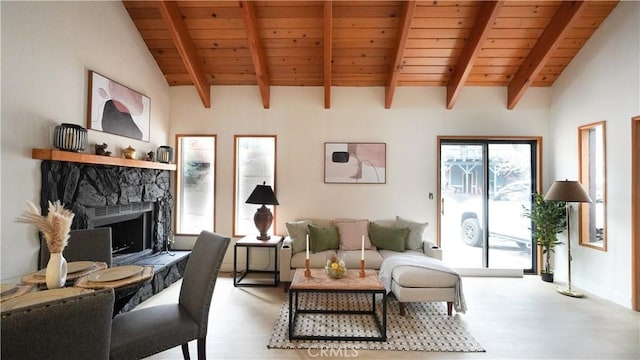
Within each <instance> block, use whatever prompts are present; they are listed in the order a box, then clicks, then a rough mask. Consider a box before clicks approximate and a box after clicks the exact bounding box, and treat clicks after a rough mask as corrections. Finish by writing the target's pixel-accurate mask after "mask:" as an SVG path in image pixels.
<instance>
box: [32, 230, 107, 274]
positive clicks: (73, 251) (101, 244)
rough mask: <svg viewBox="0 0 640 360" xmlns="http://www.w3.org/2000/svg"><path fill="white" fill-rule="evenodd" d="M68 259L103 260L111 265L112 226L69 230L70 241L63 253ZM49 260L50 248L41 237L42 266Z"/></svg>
mask: <svg viewBox="0 0 640 360" xmlns="http://www.w3.org/2000/svg"><path fill="white" fill-rule="evenodd" d="M62 255H63V256H64V258H65V259H66V260H67V261H68V262H71V261H84V260H87V261H101V262H105V263H107V266H109V267H111V261H112V256H111V228H110V227H104V228H95V229H78V230H71V231H70V232H69V242H68V243H67V247H65V248H64V251H63V253H62ZM47 262H49V249H48V248H47V244H46V242H45V240H44V238H41V239H40V268H41V269H42V268H44V267H46V266H47Z"/></svg>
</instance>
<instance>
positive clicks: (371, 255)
mask: <svg viewBox="0 0 640 360" xmlns="http://www.w3.org/2000/svg"><path fill="white" fill-rule="evenodd" d="M338 255H339V256H341V257H342V260H344V263H345V265H346V267H347V269H353V270H358V269H360V258H361V256H362V252H361V251H360V250H349V251H342V250H339V251H338ZM382 260H384V259H383V258H382V255H380V252H379V251H377V250H365V251H364V267H365V268H366V269H375V270H379V269H380V265H381V264H382Z"/></svg>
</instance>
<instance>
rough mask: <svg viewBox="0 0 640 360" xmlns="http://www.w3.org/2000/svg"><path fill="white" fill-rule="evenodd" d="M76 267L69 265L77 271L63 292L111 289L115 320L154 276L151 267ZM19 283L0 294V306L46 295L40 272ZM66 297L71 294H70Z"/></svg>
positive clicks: (91, 264) (99, 264)
mask: <svg viewBox="0 0 640 360" xmlns="http://www.w3.org/2000/svg"><path fill="white" fill-rule="evenodd" d="M75 263H81V264H74V263H69V264H68V265H69V268H70V269H72V270H73V269H74V268H76V269H79V270H78V271H72V272H69V273H68V274H67V281H66V286H65V288H77V289H84V290H87V291H92V290H97V289H105V288H112V289H113V290H114V293H115V303H114V309H113V314H114V316H115V315H116V314H118V313H119V312H120V311H121V310H122V308H123V307H124V306H125V305H126V304H127V302H128V301H129V300H130V299H131V297H132V296H133V295H135V293H136V292H137V291H138V289H140V288H141V287H142V286H143V285H144V284H145V283H147V282H148V281H151V279H152V278H153V273H154V272H153V266H140V265H125V266H116V267H111V268H109V267H107V264H106V263H104V262H75ZM20 281H21V283H20V284H16V285H14V286H13V287H12V288H11V289H6V291H3V292H2V294H0V306H1V304H2V303H5V302H6V301H10V300H11V301H12V302H18V303H19V302H20V300H19V299H18V298H20V297H21V296H23V295H26V294H30V293H33V292H42V291H47V288H46V278H45V276H44V271H42V270H40V271H36V272H33V273H29V274H26V275H23V276H22V277H21V278H20ZM3 285H6V284H3ZM7 287H9V286H7ZM66 293H68V294H69V295H71V294H72V292H66ZM61 294H62V293H61ZM31 296H33V295H31ZM40 298H42V299H43V301H49V300H51V298H50V297H47V296H41V297H40ZM33 301H34V299H30V300H29V303H30V305H32V304H34V302H33ZM6 304H8V303H6ZM12 305H14V304H12Z"/></svg>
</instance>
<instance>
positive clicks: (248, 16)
mask: <svg viewBox="0 0 640 360" xmlns="http://www.w3.org/2000/svg"><path fill="white" fill-rule="evenodd" d="M240 9H241V10H242V20H244V26H245V28H246V30H247V41H248V43H249V50H250V51H251V58H252V59H253V67H254V69H255V72H256V79H257V80H258V87H259V88H260V96H261V97H262V106H263V107H264V108H265V109H268V108H269V97H270V95H269V92H270V86H269V71H268V69H267V62H266V56H265V55H264V48H263V46H262V40H261V39H260V34H259V32H258V21H257V20H256V9H255V7H254V4H253V2H251V1H240Z"/></svg>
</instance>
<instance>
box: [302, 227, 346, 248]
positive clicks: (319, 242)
mask: <svg viewBox="0 0 640 360" xmlns="http://www.w3.org/2000/svg"><path fill="white" fill-rule="evenodd" d="M307 227H308V228H309V248H310V250H311V251H312V252H314V253H316V252H319V251H324V250H331V249H334V250H335V249H338V247H339V246H340V235H338V229H337V228H336V227H335V226H333V225H330V226H317V225H313V224H309V225H307ZM305 247H306V244H305Z"/></svg>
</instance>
